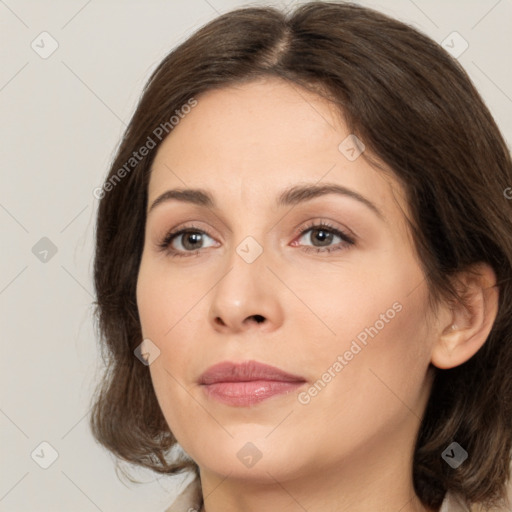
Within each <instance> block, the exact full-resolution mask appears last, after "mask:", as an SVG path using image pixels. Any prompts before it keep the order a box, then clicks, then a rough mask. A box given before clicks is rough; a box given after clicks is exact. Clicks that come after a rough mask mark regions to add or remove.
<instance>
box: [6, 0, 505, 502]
mask: <svg viewBox="0 0 512 512" xmlns="http://www.w3.org/2000/svg"><path fill="white" fill-rule="evenodd" d="M286 3H290V1H289V0H288V2H285V1H284V0H283V1H282V2H280V1H274V2H251V4H252V5H256V4H271V5H275V6H284V5H285V4H286ZM359 3H360V4H363V5H367V6H370V7H374V8H377V9H378V10H381V11H383V12H385V13H387V14H389V15H392V16H394V17H396V18H398V19H400V20H402V21H405V22H407V23H410V24H412V25H414V26H415V27H417V28H419V29H420V30H422V31H424V32H425V33H427V34H428V35H429V36H430V37H431V38H432V39H434V40H435V41H437V42H439V43H441V42H442V41H443V40H445V38H446V37H447V36H449V34H451V33H452V32H453V31H457V32H459V33H460V34H461V36H462V37H463V38H464V39H465V40H466V41H467V42H468V44H469V47H468V48H467V50H466V51H465V52H464V53H462V54H461V55H460V56H459V57H458V58H459V61H460V62H461V63H462V65H463V66H464V67H465V69H466V70H467V71H468V72H469V74H470V76H471V79H472V80H473V82H474V83H475V85H476V86H477V88H478V89H479V91H480V92H481V94H482V95H483V97H484V99H485V101H486V102H487V105H488V106H489V108H490V110H491V112H492V114H493V115H494V117H495V119H496V121H497V123H498V125H499V126H500V128H501V130H502V132H503V134H504V135H505V138H506V139H507V141H508V143H509V145H510V142H511V141H512V99H511V98H512V66H511V57H510V49H511V48H512V31H511V22H512V0H501V1H496V0H477V1H475V0H473V1H464V2H462V1H451V2H446V1H441V0H436V1H426V0H415V1H412V0H393V1H387V2H385V1H372V2H369V1H362V2H359ZM248 4H249V2H243V1H241V2H235V1H234V0H190V1H184V0H180V1H172V2H171V1H169V0H168V1H153V2H151V3H146V2H144V3H143V2H142V1H133V0H132V1H124V2H121V1H99V0H91V1H85V0H73V1H69V0H68V1H63V0H61V1H55V0H53V1H49V2H36V1H27V0H20V1H15V0H6V1H1V0H0V23H1V25H0V34H1V35H0V38H1V40H0V42H1V44H0V52H1V63H2V65H1V66H0V108H1V123H0V130H1V132H0V140H1V144H0V147H1V154H0V156H1V172H2V181H1V187H0V226H1V229H2V251H1V276H0V311H1V331H0V332H1V340H2V358H1V363H0V364H1V366H0V375H1V386H0V390H1V391H0V393H1V395H0V396H1V401H0V440H1V442H0V461H1V462H0V464H1V468H0V510H1V511H4V512H7V511H13V512H14V511H16V512H20V511H23V512H25V511H36V510H37V511H67V510H73V511H76V512H79V511H83V512H94V511H97V510H100V511H104V512H106V511H127V510H130V511H131V510H145V511H151V510H154V511H161V510H163V509H164V508H165V506H166V505H168V504H169V503H170V502H171V501H172V499H173V498H174V493H175V490H176V488H177V487H176V486H177V484H178V483H181V482H182V481H183V479H182V478H178V479H171V478H168V477H161V476H159V475H155V474H152V473H150V472H147V471H138V472H136V474H137V475H138V477H139V478H141V479H143V480H144V481H145V482H147V484H144V485H140V486H137V485H130V484H129V483H128V482H125V483H123V482H122V481H121V480H119V478H118V477H117V475H116V473H115V471H114V464H113V458H112V456H110V455H109V454H108V453H106V452H105V451H104V450H103V449H102V448H101V447H100V446H99V445H97V444H96V443H95V442H94V440H93V439H92V436H91V434H90V432H89V430H88V426H87V414H88V410H87V407H88V404H89V399H90V395H91V392H92V389H93V386H94V383H95V380H96V379H97V378H98V376H99V375H100V374H99V369H100V366H101V359H100V356H99V351H98V348H97V341H96V339H95V331H94V327H93V323H92V315H91V313H92V307H91V302H92V300H93V295H92V290H93V286H92V279H91V270H92V256H93V234H94V221H95V213H96V207H97V200H96V199H95V197H94V196H93V193H92V192H93V190H94V189H95V188H96V187H98V186H100V185H101V184H102V181H103V178H104V177H105V174H106V172H107V169H108V165H109V162H110V161H111V158H112V157H113V154H114V149H115V147H116V145H117V143H118V140H119V138H120V136H121V134H122V132H123V130H124V128H125V125H126V123H127V122H128V120H129V118H130V116H131V113H132V112H133V109H134V107H135V104H136V101H137V99H138V97H139V94H140V91H141V88H142V86H143V84H144V82H145V81H146V79H147V78H148V77H149V74H150V72H151V71H152V70H153V69H154V68H155V66H156V65H157V64H158V62H159V61H160V60H161V59H162V58H163V57H164V55H165V54H166V53H167V52H168V51H169V50H170V49H171V48H172V47H173V46H174V45H176V44H177V43H179V42H181V41H183V40H184V39H185V38H186V37H188V35H190V34H191V33H192V31H193V30H194V29H196V28H198V27H199V26H201V25H203V24H204V23H206V22H207V21H209V20H210V19H212V18H214V17H215V16H216V15H217V13H223V12H225V11H227V10H230V9H231V8H234V7H237V6H241V5H248ZM44 31H46V32H48V33H49V34H50V35H51V38H52V39H53V40H55V41H57V43H58V48H57V50H56V51H55V52H54V53H53V54H51V55H50V56H46V58H42V57H41V56H40V53H41V52H48V51H49V50H50V49H51V44H52V39H50V38H49V36H39V35H40V34H41V33H42V32H44ZM41 39H43V41H41ZM33 42H34V43H33ZM32 44H33V45H35V46H36V48H37V49H38V51H39V52H40V53H37V52H36V50H35V49H33V47H32V46H31V45H32ZM53 44H55V43H53ZM458 44H459V43H456V44H455V46H456V47H457V45H458ZM458 48H461V47H460V46H458ZM510 185H511V186H512V184H510ZM44 237H46V238H47V239H49V240H50V241H51V242H49V241H48V240H46V239H45V240H43V241H40V240H41V239H42V238H44ZM34 246H35V248H34ZM45 250H47V251H48V252H47V253H45V252H44V251H45ZM55 250H56V251H57V252H56V253H55V254H53V252H55ZM52 251H53V252H52ZM43 441H45V442H47V443H49V444H50V445H51V446H52V447H53V449H54V450H56V452H57V453H58V457H57V459H56V460H55V462H53V464H51V465H50V466H49V467H48V468H47V469H43V468H41V467H40V465H39V464H41V463H42V464H44V463H45V462H46V463H49V462H51V459H50V456H51V450H50V449H48V448H47V447H45V446H43V447H41V446H40V443H41V442H43ZM34 450H36V451H35V452H34ZM33 453H34V455H33V456H32V455H31V454H33ZM36 461H37V462H36Z"/></svg>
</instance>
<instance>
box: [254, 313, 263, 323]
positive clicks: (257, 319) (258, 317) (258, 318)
mask: <svg viewBox="0 0 512 512" xmlns="http://www.w3.org/2000/svg"><path fill="white" fill-rule="evenodd" d="M252 318H254V320H256V322H258V323H259V324H261V322H264V321H265V317H263V316H261V315H253V316H252Z"/></svg>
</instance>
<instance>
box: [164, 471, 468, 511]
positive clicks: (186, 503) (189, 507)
mask: <svg viewBox="0 0 512 512" xmlns="http://www.w3.org/2000/svg"><path fill="white" fill-rule="evenodd" d="M200 503H201V485H200V482H199V479H198V478H195V479H194V480H192V482H190V483H189V484H188V485H187V487H185V489H184V490H183V492H181V493H180V494H179V495H178V497H177V498H176V499H175V500H174V501H173V503H172V504H171V506H170V507H169V508H166V509H165V511H164V512H199V504H200ZM439 512H471V510H470V509H469V508H468V507H467V506H466V505H464V503H463V501H462V500H461V499H459V498H458V497H457V495H454V494H451V493H447V494H446V496H445V498H444V500H443V503H442V505H441V508H440V509H439Z"/></svg>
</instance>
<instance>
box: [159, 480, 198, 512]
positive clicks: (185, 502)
mask: <svg viewBox="0 0 512 512" xmlns="http://www.w3.org/2000/svg"><path fill="white" fill-rule="evenodd" d="M201 501H202V495H201V482H200V480H199V478H197V477H196V478H194V480H192V481H191V482H190V483H189V484H188V485H187V486H186V487H185V489H184V490H183V491H182V492H180V494H179V495H178V497H177V498H176V499H175V500H174V501H173V502H172V503H171V505H170V506H169V508H166V509H165V510H164V512H199V510H200V508H201Z"/></svg>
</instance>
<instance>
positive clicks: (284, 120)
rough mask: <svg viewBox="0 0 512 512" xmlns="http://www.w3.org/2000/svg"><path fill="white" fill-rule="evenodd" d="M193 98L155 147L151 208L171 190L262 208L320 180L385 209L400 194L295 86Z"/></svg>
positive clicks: (338, 124) (321, 103) (320, 104)
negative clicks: (211, 193) (263, 203)
mask: <svg viewBox="0 0 512 512" xmlns="http://www.w3.org/2000/svg"><path fill="white" fill-rule="evenodd" d="M196 99H197V106H195V107H194V108H193V109H192V110H191V111H190V113H188V114H186V115H184V117H183V118H182V119H181V120H180V122H179V123H178V125H176V126H175V127H174V128H173V130H172V132H171V133H170V134H169V135H168V136H167V138H166V139H165V140H164V141H163V143H162V144H161V145H160V147H159V148H158V151H157V154H156V155H155V159H154V162H153V166H152V171H151V179H150V183H149V190H148V193H149V200H150V202H151V200H152V199H154V198H155V197H156V196H157V195H159V194H161V193H162V192H164V191H165V190H167V189H169V188H173V187H181V188H183V187H191V188H195V187H200V188H207V189H210V190H212V191H215V194H217V193H218V194H219V200H220V201H222V199H225V200H226V201H229V200H230V199H234V198H236V199H237V200H240V201H241V204H242V203H243V204H244V205H245V206H248V205H250V204H254V205H256V203H258V205H259V206H260V205H261V201H263V200H273V199H274V197H275V195H277V193H278V192H279V191H280V190H282V189H284V188H286V187H289V186H291V185H294V184H296V183H298V182H301V183H320V184H321V182H322V180H325V181H329V182H337V183H339V184H340V185H343V186H345V187H349V188H352V189H354V190H355V191H357V192H359V193H361V194H364V195H366V196H370V197H371V200H372V202H374V203H376V204H377V205H379V206H380V207H381V209H383V210H386V209H387V210H389V209H390V208H392V204H391V202H394V197H393V196H394V195H397V194H398V195H400V196H401V195H402V194H401V191H400V188H399V187H398V184H397V183H396V181H395V180H394V179H393V178H392V177H390V176H389V175H384V174H383V173H382V172H380V171H378V170H375V169H374V168H373V167H372V166H371V165H370V164H369V163H368V162H367V161H366V160H365V159H364V158H362V157H358V158H356V159H354V158H353V157H354V154H355V155H357V153H354V151H352V152H351V153H350V152H348V153H347V148H349V149H350V146H351V145H352V146H354V139H353V134H351V133H350V131H349V130H348V128H347V127H346V125H345V123H344V122H343V120H342V117H341V115H340V112H339V111H338V110H336V109H335V108H334V106H333V105H332V104H331V103H329V102H327V101H326V100H324V99H323V98H321V97H319V96H318V95H316V94H314V93H311V92H309V91H306V90H304V89H302V88H300V87H298V86H297V85H291V84H289V83H287V82H284V81H282V80H279V79H274V78H270V79H264V80H259V81H255V82H250V83H245V84H241V85H236V86H229V87H224V88H221V89H216V90H212V91H208V92H206V93H204V94H203V95H201V96H199V97H197V98H196ZM340 144H341V146H340ZM355 149H356V151H357V147H356V148H355ZM404 206H405V205H402V207H404Z"/></svg>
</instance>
